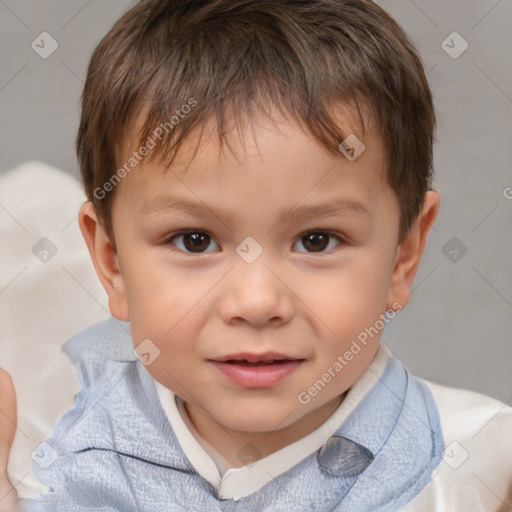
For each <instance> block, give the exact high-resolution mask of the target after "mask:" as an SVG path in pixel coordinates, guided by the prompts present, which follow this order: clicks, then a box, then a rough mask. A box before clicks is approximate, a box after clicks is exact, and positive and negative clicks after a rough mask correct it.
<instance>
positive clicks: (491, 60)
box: [0, 0, 512, 402]
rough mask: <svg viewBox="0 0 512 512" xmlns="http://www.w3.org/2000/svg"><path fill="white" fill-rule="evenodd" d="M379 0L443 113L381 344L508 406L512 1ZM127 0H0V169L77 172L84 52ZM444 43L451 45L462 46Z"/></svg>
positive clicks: (423, 372)
mask: <svg viewBox="0 0 512 512" xmlns="http://www.w3.org/2000/svg"><path fill="white" fill-rule="evenodd" d="M377 3H378V4H379V5H381V6H382V7H383V8H384V9H386V10H387V11H388V12H390V13H391V14H392V15H393V16H394V17H395V18H396V20H397V21H398V22H399V23H400V24H401V25H402V26H403V27H404V29H405V30H406V32H407V33H408V34H409V35H410V36H411V38H412V39H413V41H414V42H415V43H416V44H417V46H418V48H419V49H420V51H421V53H422V56H423V59H424V62H425V67H426V69H427V71H428V78H429V81H430V84H431V87H432V90H433V93H434V96H435V101H436V106H437V111H438V116H439V127H438V134H437V138H438V143H437V146H436V156H435V166H436V173H437V177H436V188H437V189H438V190H439V191H440V192H441V196H442V207H441V211H440V215H439V218H438V220H437V222H436V224H435V227H434V230H433V232H432V234H431V236H430V238H429V243H428V247H427V250H426V254H425V257H424V261H423V262H422V265H421V268H420V270H419V273H418V276H417V278H416V281H415V285H414V290H413V293H412V301H411V304H410V305H409V306H408V307H407V308H406V310H405V311H403V312H402V313H400V315H399V316H398V317H397V319H396V320H395V321H393V322H392V323H391V324H390V325H389V326H388V327H387V328H386V331H385V334H384V340H385V341H386V342H387V343H388V345H389V346H390V348H391V349H392V351H393V352H394V353H396V354H397V355H398V356H400V357H401V358H402V359H403V360H404V361H405V363H406V364H407V366H408V367H409V368H410V369H411V370H412V371H414V372H416V373H417V374H419V375H420V376H423V377H425V378H428V379H430V380H434V381H437V382H440V383H443V384H448V385H453V386H458V387H465V388H469V389H473V390H476V391H480V392H482V393H485V394H488V395H491V396H494V397H496V398H499V399H501V400H503V401H505V402H511V401H512V343H510V333H511V331H512V315H511V308H512V273H511V271H510V262H511V261H512V236H511V232H512V230H511V226H512V222H511V221H512V174H511V172H510V162H511V161H512V158H511V157H512V155H511V153H512V144H511V141H512V80H511V78H512V67H511V65H510V63H511V59H510V53H511V51H510V50H511V44H512V35H511V30H510V20H512V1H511V0H500V1H496V0H449V1H446V0H414V1H413V0H381V1H379V2H377ZM131 4H132V2H130V1H123V0H108V1H100V0H89V1H87V0H80V1H78V0H48V1H41V0H0V45H1V46H0V47H1V50H2V51H1V52H0V135H1V136H0V170H1V171H3V172H5V171H6V170H8V169H10V168H12V167H14V166H16V165H17V164H19V163H21V162H23V161H26V160H30V159H38V160H42V161H45V162H48V163H50V164H52V165H54V166H56V167H59V168H61V169H63V170H65V171H67V172H69V173H70V174H72V175H74V176H78V173H77V164H76V161H75V156H74V138H75V134H76V129H77V123H78V115H79V98H80V93H81V88H82V83H83V80H84V76H85V71H86V66H87V62H88V58H89V56H90V54H91V52H92V50H93V48H94V47H95V45H96V44H97V43H98V42H99V40H100V38H101V37H102V36H103V35H104V34H105V33H106V32H107V31H108V29H109V27H110V26H111V24H112V23H113V22H114V21H115V20H116V19H117V18H118V17H119V16H120V15H121V14H122V13H123V12H124V11H125V10H126V9H127V8H128V7H129V6H130V5H131ZM43 31H46V32H48V33H50V34H51V36H52V37H53V38H54V39H55V40H56V41H57V42H58V44H59V47H58V49H57V51H55V53H54V54H52V55H51V56H50V57H49V58H48V59H42V58H41V57H40V56H39V55H37V54H36V53H35V51H33V49H32V48H31V42H32V41H33V40H34V39H35V38H36V36H38V35H39V34H40V33H41V32H43ZM454 31H456V32H458V33H459V34H460V35H461V36H462V37H463V38H464V39H465V40H466V41H467V43H468V44H469V48H468V49H467V50H466V51H465V52H464V53H463V54H462V55H461V56H460V57H458V58H456V59H454V58H452V57H450V56H449V55H448V54H447V53H446V51H445V50H444V49H443V47H442V42H443V41H445V40H446V38H447V37H448V36H449V35H450V34H451V33H453V32H454ZM452 39H453V38H448V41H447V43H446V44H448V45H450V46H453V48H452V49H451V51H452V52H453V51H456V50H458V49H459V48H460V41H458V40H457V39H453V41H452ZM508 187H511V188H508ZM2 243H5V240H3V242H2ZM466 249H467V253H465V254H464V251H465V250H466ZM453 251H456V252H453Z"/></svg>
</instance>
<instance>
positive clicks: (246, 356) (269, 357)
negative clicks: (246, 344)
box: [211, 352, 302, 363]
mask: <svg viewBox="0 0 512 512" xmlns="http://www.w3.org/2000/svg"><path fill="white" fill-rule="evenodd" d="M301 359H302V358H300V357H291V356H287V355H285V354H280V353H279V352H264V353H262V354H251V353H249V352H240V353H238V354H228V355H227V356H221V357H216V358H215V359H211V361H216V362H219V363H224V362H226V361H230V360H234V361H244V360H245V361H248V362H249V363H259V362H261V361H284V360H289V361H297V360H301Z"/></svg>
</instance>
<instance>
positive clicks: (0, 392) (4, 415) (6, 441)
mask: <svg viewBox="0 0 512 512" xmlns="http://www.w3.org/2000/svg"><path fill="white" fill-rule="evenodd" d="M17 420H18V419H17V407H16V392H15V391H14V384H13V383H12V379H11V377H10V375H9V374H8V373H7V372H6V371H5V370H4V369H3V368H0V471H1V470H3V469H7V462H8V461H9V453H10V451H11V446H12V443H13V441H14V435H15V433H16V423H17Z"/></svg>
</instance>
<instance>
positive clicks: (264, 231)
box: [0, 118, 440, 512]
mask: <svg viewBox="0 0 512 512" xmlns="http://www.w3.org/2000/svg"><path fill="white" fill-rule="evenodd" d="M256 121H257V122H255V123H254V130H253V132H252V134H251V136H249V134H245V137H244V138H243V140H239V139H238V138H237V137H235V136H233V137H232V138H231V139H230V146H231V148H232V149H233V152H230V151H222V150H221V148H220V147H219V145H218V143H217V139H216V137H211V138H206V139H205V140H203V143H202V145H201V147H200V150H199V152H198V154H197V155H196V157H195V158H194V159H192V155H193V150H194V149H195V141H193V140H192V139H190V141H188V143H187V144H185V146H184V147H183V148H182V149H181V150H180V153H179V154H178V158H177V159H176V162H175V163H173V166H172V167H171V168H169V169H165V168H164V167H162V166H160V165H157V164H155V163H146V162H142V163H141V164H140V165H139V166H138V167H137V170H136V171H135V170H134V171H133V172H132V173H131V174H129V175H128V176H127V177H125V178H124V179H123V180H122V181H121V183H120V184H119V185H118V186H117V188H116V189H115V196H114V200H113V206H112V219H113V227H114V237H115V241H114V240H110V239H109V237H108V236H107V234H106V233H105V230H104V229H103V227H102V225H101V223H100V222H99V221H98V217H97V215H96V212H95V210H94V207H93V206H92V204H91V203H90V202H87V203H85V204H84V205H83V207H82V208H81V210H80V214H79V224H80V229H81V231H82V234H83V236H84V239H85V241H86V243H87V247H88V249H89V252H90V255H91V259H92V262H93V264H94V267H95V269H96V272H97V274H98V277H99V279H100V280H101V283H102V285H103V287H104V288H105V291H106V293H107V295H108V300H109V308H110V311H111V313H112V315H113V316H114V317H115V318H117V319H119V320H130V322H131V329H132V337H133V343H134V346H135V347H137V346H138V345H139V344H140V343H141V342H142V341H143V340H145V339H150V340H151V342H152V343H153V344H154V345H156V346H157V347H158V349H159V350H160V355H159V357H157V358H156V359H155V360H154V361H153V362H152V363H151V364H150V365H149V366H147V367H146V368H147V370H148V371H149V372H150V374H151V375H152V376H153V377H154V378H155V379H156V380H157V381H159V382H160V383H161V384H163V385H164V386H166V387H167V388H169V389H171V390H172V391H173V392H175V393H176V394H177V395H179V396H181V397H182V398H183V399H184V400H185V401H186V404H187V405H186V408H187V412H188V414H189V416H190V417H191V420H192V422H193V424H194V426H195V427H196V429H197V430H198V432H199V433H200V435H201V436H203V437H204V438H205V439H206V441H207V442H208V443H210V444H211V445H212V446H213V447H214V448H215V449H216V450H217V451H218V452H219V453H221V454H222V455H223V456H224V457H225V458H226V459H227V460H228V461H229V462H231V464H232V466H233V467H240V466H243V465H244V464H245V462H244V461H243V460H242V459H241V458H239V457H238V455H237V453H238V452H239V450H240V449H242V448H243V447H244V446H246V445H247V443H252V445H253V450H252V451H253V454H254V459H255V460H256V459H259V458H263V457H265V456H267V455H269V454H271V453H274V452H275V451H277V450H279V449H281V448H283V447H285V446H287V445H289V444H291V443H293V442H295V441H297V440H299V439H301V438H302V437H304V436H305V435H307V434H309V433H311V432H312V431H314V430H315V429H317V428H318V427H320V426H321V425H322V424H323V423H324V422H325V420H327V419H328V418H329V417H330V416H331V414H332V413H333V412H334V410H335V409H336V408H337V407H338V406H339V404H340V403H341V401H342V400H343V397H344V396H345V394H346V392H347V390H349V389H350V387H351V386H352V385H353V384H354V383H355V382H356V381H357V380H358V379H359V378H360V377H361V375H362V374H363V373H364V372H365V370H366V369H367V368H368V366H369V365H370V364H371V362H372V360H373V358H374V355H375V353H376V351H377V349H378V345H379V341H380V333H379V335H376V336H375V337H373V338H370V339H369V341H368V343H367V345H366V346H365V347H363V349H362V350H361V352H359V353H358V354H357V355H356V356H354V358H353V359H352V360H351V361H350V362H348V364H347V365H346V366H345V367H344V368H343V371H341V372H338V373H337V374H336V376H335V377H334V378H333V379H332V380H331V381H330V382H329V383H328V384H327V385H326V386H325V388H324V389H323V390H322V391H321V392H319V393H318V394H317V395H316V396H315V397H312V398H311V400H310V401H309V402H308V403H307V404H303V403H301V402H300V401H299V400H298V395H299V393H301V392H304V391H307V390H308V388H309V387H310V386H312V385H313V384H314V383H315V382H316V381H317V380H318V379H320V378H321V377H322V375H323V374H324V373H325V372H326V371H327V370H328V369H329V368H330V367H332V366H333V364H334V363H335V362H336V360H337V358H338V356H340V355H343V354H344V352H345V351H346V350H347V349H348V348H349V347H350V345H351V343H352V341H353V340H354V339H356V338H357V335H358V334H359V333H361V332H362V331H364V330H365V328H368V327H371V326H374V325H375V323H376V321H377V320H379V318H380V315H381V314H383V313H385V311H386V310H389V309H393V308H394V307H395V308H396V306H397V305H399V308H400V309H401V308H403V307H405V306H406V305H407V304H408V302H409V294H410V288H411V285H412V282H413V280H414V277H415V275H416V272H417V269H418V266H419V264H420V260H421V257H422V254H423V250H424V247H425V242H426V239H427V235H428V232H429V230H430V227H431V226H432V224H433V223H434V221H435V218H436V216H437V213H438V210H439V203H440V200H439V195H438V193H437V192H435V191H429V192H427V194H426V195H425V201H424V206H423V209H422V211H421V212H420V214H419V215H418V217H417V219H416V220H415V222H414V224H413V226H412V228H411V230H410V231H409V233H408V235H407V237H406V238H405V239H404V240H403V241H402V242H401V243H398V242H399V241H398V227H399V204H398V201H397V198H396V196H395V194H394V192H393V191H392V190H391V188H390V187H389V186H388V185H387V184H386V182H385V156H384V153H383V148H382V144H381V142H380V140H379V137H378V134H377V132H376V131H372V130H370V131H369V132H368V133H366V134H365V137H364V138H363V137H362V135H360V134H359V133H358V131H357V130H356V128H355V127H353V128H352V127H351V126H350V125H349V124H347V125H346V126H345V131H346V133H347V134H348V133H355V134H356V135H358V137H359V138H360V139H362V140H363V142H364V144H365V145H366V150H365V151H364V153H363V154H362V155H361V156H359V157H358V158H357V159H356V160H355V161H354V162H350V161H349V160H348V159H346V158H345V156H344V155H342V154H341V153H340V155H336V156H335V155H332V154H330V153H328V152H327V151H326V150H325V148H323V147H321V146H320V145H319V144H318V143H317V142H316V141H314V140H313V139H312V137H311V136H310V135H309V134H307V133H305V132H304V131H302V130H301V129H300V128H299V127H298V126H297V125H296V124H295V123H293V122H291V121H289V120H286V119H283V118H276V119H275V120H274V121H275V122H272V121H270V120H262V119H259V120H256ZM133 149H136V148H131V149H130V151H128V152H127V154H129V153H130V152H131V151H133ZM171 193H172V194H173V196H177V197H179V198H181V199H185V200H190V201H195V202H198V203H199V205H200V206H201V208H202V209H203V212H202V213H201V214H194V215H191V214H188V213H185V212H184V211H179V210H176V209H171V208H164V209H162V208H156V207H155V208H153V210H152V211H151V212H146V213H143V210H144V209H145V207H146V209H147V207H148V204H149V202H151V201H155V198H157V197H159V196H162V195H168V194H171ZM337 199H343V200H345V201H347V200H352V201H359V202H360V203H362V204H363V205H364V206H365V207H366V208H367V210H368V215H364V214H361V213H357V212H353V211H349V210H339V211H338V212H337V213H335V214H331V215H323V216H322V215H308V216H304V217H299V218H291V217H290V216H285V215H284V214H283V211H287V210H289V209H290V208H291V207H293V206H304V205H315V204H320V203H324V202H332V201H334V200H337ZM153 206H155V205H153ZM222 208H228V209H229V210H230V211H231V212H232V215H231V217H229V218H224V216H223V214H222V213H221V212H220V209H222ZM185 229H189V230H191V229H195V230H201V231H203V232H205V233H206V234H207V235H209V237H206V238H205V239H204V243H203V245H200V248H199V252H198V249H197V248H196V249H195V251H196V252H194V245H193V244H192V242H191V240H190V239H187V238H186V237H184V236H181V237H178V238H174V239H173V240H170V239H171V238H172V236H173V235H174V234H176V233H177V232H178V231H181V230H185ZM312 230H315V231H321V232H322V233H324V235H323V237H321V240H320V242H319V245H317V246H315V245H314V244H313V243H311V240H309V241H308V237H306V236H305V235H308V234H309V235H311V231H312ZM326 232H327V233H326ZM329 233H330V234H331V236H326V234H329ZM247 236H251V237H253V238H254V239H255V240H256V241H257V243H258V244H259V245H260V246H261V248H262V250H263V252H262V253H261V255H259V257H257V258H256V259H255V260H254V261H253V262H252V263H247V262H246V261H245V260H244V259H242V258H241V257H240V256H239V255H238V254H237V252H236V248H237V247H238V246H239V245H240V244H241V242H242V241H244V240H245V238H246V237H247ZM337 237H339V238H337ZM322 244H323V245H322ZM242 247H243V245H242ZM315 247H316V249H315ZM201 251H202V252H201ZM244 351H245V352H251V353H262V352H265V351H277V352H280V353H283V354H286V355H288V356H290V357H294V358H300V359H303V360H304V361H303V362H302V363H301V365H300V366H299V367H298V368H297V369H296V370H295V372H294V373H292V374H291V375H288V376H287V377H286V378H285V379H283V380H281V381H280V382H278V383H277V384H275V385H273V386H271V387H265V388H256V389H245V388H242V387H240V386H238V385H236V384H234V383H233V382H232V381H230V380H229V379H227V378H226V377H225V376H224V375H223V374H222V373H220V372H219V370H218V369H217V368H216V367H214V366H213V365H212V363H211V362H209V361H208V360H209V359H212V358H213V359H215V358H218V357H221V356H225V355H228V354H233V353H237V352H244ZM0 409H1V410H2V411H4V412H5V411H7V414H6V415H5V416H8V417H9V418H10V419H11V420H12V421H6V420H5V418H4V421H3V422H2V415H0V432H2V435H0V485H1V486H2V487H1V489H2V495H4V494H5V492H6V491H4V490H11V484H10V482H9V480H8V478H7V472H6V468H7V462H8V456H9V450H10V446H11V444H12V438H13V436H14V427H13V425H15V424H16V421H15V418H16V401H15V394H14V387H13V386H12V381H11V380H10V378H9V377H8V375H7V374H6V373H5V372H0ZM13 418H14V419H13ZM254 447H255V450H254ZM258 453H259V455H256V454H258ZM8 496H9V497H8V498H4V499H3V500H2V501H1V502H0V507H3V508H0V512H10V511H11V510H13V509H14V507H15V492H13V491H11V492H10V493H9V495H8Z"/></svg>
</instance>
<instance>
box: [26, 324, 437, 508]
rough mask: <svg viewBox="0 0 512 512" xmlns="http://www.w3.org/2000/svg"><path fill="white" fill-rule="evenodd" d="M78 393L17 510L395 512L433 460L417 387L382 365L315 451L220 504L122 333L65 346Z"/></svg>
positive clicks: (429, 421)
mask: <svg viewBox="0 0 512 512" xmlns="http://www.w3.org/2000/svg"><path fill="white" fill-rule="evenodd" d="M65 350H66V352H67V353H68V354H69V356H70V357H71V359H72V360H73V362H74V364H75V366H76V367H77V371H78V376H79V379H80V383H81V386H82V391H81V392H80V394H79V395H78V396H77V398H76V402H75V405H74V408H73V409H72V410H71V411H69V412H68V413H66V414H65V415H64V416H63V417H62V419H61V420H60V421H59V422H58V424H57V425H56V427H55V429H54V432H53V437H52V438H50V439H49V440H47V441H45V442H44V443H43V444H42V445H41V446H40V448H39V450H38V452H37V453H36V454H35V461H36V462H35V467H34V469H35V473H36V476H37V477H38V478H39V479H40V481H41V482H42V483H43V484H45V485H47V486H49V487H51V488H52V492H49V493H47V494H45V495H43V496H42V497H41V498H40V499H38V500H25V501H24V503H23V507H24V510H27V511H48V512H50V511H51V512H59V511H82V510H90V511H98V512H99V511H103V512H107V511H108V512H110V511H121V512H131V511H143V512H146V511H147V512H164V511H165V512H172V511H197V512H203V511H217V510H222V511H226V512H230V511H235V510H238V511H244V512H246V511H247V512H256V511H258V512H259V511H272V512H281V511H282V512H285V511H286V512H294V511H305V510H312V511H313V510H314V511H322V512H324V511H325V512H327V511H338V512H345V511H347V512H348V511H351V512H354V511H357V512H366V511H367V512H384V511H386V512H388V511H389V512H391V511H398V510H399V509H400V508H401V507H402V506H403V505H404V504H405V503H408V502H409V501H410V500H411V499H413V498H414V496H416V495H417V494H418V493H419V492H420V491H421V490H422V489H423V488H424V487H425V486H426V485H427V484H428V482H429V480H430V478H431V476H432V472H433V470H434V469H435V468H436V467H437V466H438V465H439V463H440V461H441V458H442V454H443V451H444V441H443V436H442V430H441V424H440V419H439V416H438V412H437V408H436V405H435V402H434V399H433V397H432V394H431V392H430V391H429V389H428V387H427V385H426V384H425V383H424V382H423V381H422V380H421V379H418V378H416V377H414V376H412V375H411V374H410V373H409V372H408V371H407V370H406V369H405V368H404V367H403V365H402V364H401V363H400V362H399V361H398V360H397V359H396V358H394V357H393V356H390V357H389V359H388V363H387V365H386V368H385V370H384V373H383V374H382V377H381V378H380V379H379V380H378V381H377V383H376V384H375V386H374V387H373V388H372V389H371V391H370V392H369V393H368V394H367V395H366V396H365V398H364V399H363V400H362V401H361V403H360V404H359V405H358V406H357V407H356V409H355V410H354V411H353V412H352V414H350V416H349V417H348V418H347V419H346V420H345V421H344V422H343V423H342V425H341V426H340V427H339V428H338V429H337V430H336V432H335V433H334V435H333V436H332V437H331V438H329V440H328V441H327V442H326V443H325V444H324V446H323V447H322V448H321V449H320V450H318V451H317V452H315V453H313V454H311V455H309V456H307V457H305V458H304V460H302V461H301V462H300V463H299V464H297V465H296V466H294V467H293V468H292V469H290V470H289V471H287V472H285V473H283V474H281V475H279V476H276V477H275V478H274V479H273V480H271V482H269V483H268V484H267V485H265V486H264V487H263V488H262V489H260V490H259V491H257V492H255V493H253V494H251V495H249V496H247V497H243V498H240V499H239V500H237V501H235V500H232V499H221V498H219V495H218V490H217V489H216V488H215V487H214V486H212V485H211V484H210V483H209V482H207V481H206V480H205V479H204V478H203V477H201V476H200V475H199V473H198V472H197V470H196V469H195V468H194V466H193V465H192V464H191V463H190V461H189V460H188V459H187V457H186V456H185V453H184V451H183V450H182V448H181V446H180V444H179V443H178V441H177V438H176V436H175V434H174V432H173V430H172V427H171V424H170V423H169V420H168V418H167V416H166V415H165V412H164V411H163V409H162V406H161V404H160V402H159V399H158V396H157V393H156V390H155V385H154V381H153V379H152V378H151V376H150V374H149V373H148V372H147V370H146V368H145V367H144V366H143V364H142V363H141V362H140V361H139V360H138V359H137V358H136V357H135V355H134V352H133V345H132V341H131V336H130V331H129V324H127V323H119V322H117V321H115V320H114V319H108V320H106V321H103V322H100V323H98V324H95V325H94V326H91V327H89V328H87V329H85V330H84V331H82V332H80V333H79V334H77V335H76V336H75V337H74V338H72V339H71V340H70V341H69V342H68V343H67V344H66V348H65Z"/></svg>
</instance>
